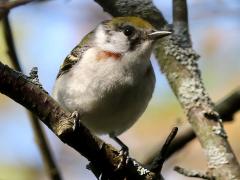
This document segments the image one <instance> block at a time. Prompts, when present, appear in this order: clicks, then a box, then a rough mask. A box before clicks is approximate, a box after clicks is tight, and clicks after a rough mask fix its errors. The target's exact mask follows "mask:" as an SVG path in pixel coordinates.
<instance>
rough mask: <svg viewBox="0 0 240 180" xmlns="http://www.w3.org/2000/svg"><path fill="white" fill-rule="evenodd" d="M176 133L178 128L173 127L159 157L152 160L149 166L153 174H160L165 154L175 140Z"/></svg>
mask: <svg viewBox="0 0 240 180" xmlns="http://www.w3.org/2000/svg"><path fill="white" fill-rule="evenodd" d="M177 132H178V128H177V127H174V128H173V129H172V131H171V133H170V134H169V135H168V137H167V139H166V141H165V143H164V145H163V147H162V149H161V151H160V153H159V155H158V156H157V157H156V158H155V159H154V160H153V163H152V164H151V168H150V170H151V171H153V172H155V173H159V172H161V170H162V166H163V163H164V161H165V160H166V154H167V151H168V148H169V146H170V144H171V142H172V141H173V139H174V138H175V136H176V135H177Z"/></svg>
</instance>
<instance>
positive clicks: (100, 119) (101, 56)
mask: <svg viewBox="0 0 240 180" xmlns="http://www.w3.org/2000/svg"><path fill="white" fill-rule="evenodd" d="M169 34H170V32H168V31H157V30H156V29H155V28H154V27H153V26H152V25H151V24H149V23H148V22H146V21H145V20H143V19H141V18H138V17H116V18H113V19H111V20H106V21H103V22H102V23H101V24H99V25H98V26H97V27H96V28H95V29H94V30H93V31H92V32H90V33H89V34H87V35H86V36H85V37H84V38H83V40H82V41H81V42H80V43H79V44H78V45H77V46H76V47H75V48H74V49H73V50H72V52H71V53H70V54H69V55H68V56H67V57H66V59H65V61H64V63H63V65H62V66H61V68H60V71H59V73H58V75H57V80H56V83H55V86H54V91H53V97H54V98H55V99H56V100H57V101H58V102H59V103H60V104H61V105H62V106H63V107H64V108H66V109H68V110H69V111H72V112H73V111H77V112H78V114H79V115H80V120H81V122H82V123H83V124H84V125H86V126H87V127H88V128H89V129H90V130H91V131H92V132H93V133H96V134H110V136H111V137H116V136H117V135H119V134H121V133H122V132H124V131H125V130H127V129H128V128H130V127H131V126H132V125H133V124H134V123H135V122H136V120H137V119H138V118H139V116H141V114H142V113H143V112H144V111H145V109H146V107H147V105H148V102H149V100H150V99H151V96H152V93H153V90H154V86H155V75H154V72H153V67H152V64H151V61H150V55H151V51H152V47H153V43H154V42H155V41H156V40H157V39H159V38H161V37H164V36H167V35H169Z"/></svg>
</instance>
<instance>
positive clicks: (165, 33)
mask: <svg viewBox="0 0 240 180" xmlns="http://www.w3.org/2000/svg"><path fill="white" fill-rule="evenodd" d="M170 34H172V33H171V32H170V31H155V32H152V33H150V34H148V38H149V39H151V40H157V39H160V38H162V37H165V36H168V35H170Z"/></svg>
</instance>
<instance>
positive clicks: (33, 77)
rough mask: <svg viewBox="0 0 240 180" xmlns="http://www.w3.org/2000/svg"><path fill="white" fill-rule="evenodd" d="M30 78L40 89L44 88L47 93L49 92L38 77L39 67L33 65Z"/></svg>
mask: <svg viewBox="0 0 240 180" xmlns="http://www.w3.org/2000/svg"><path fill="white" fill-rule="evenodd" d="M28 80H29V81H31V82H32V83H33V84H35V85H37V86H38V87H39V88H40V89H42V90H43V91H44V92H45V93H47V94H48V92H47V91H45V89H44V88H43V86H42V84H41V83H40V81H39V78H38V68H37V67H33V68H32V69H31V71H30V73H29V77H28Z"/></svg>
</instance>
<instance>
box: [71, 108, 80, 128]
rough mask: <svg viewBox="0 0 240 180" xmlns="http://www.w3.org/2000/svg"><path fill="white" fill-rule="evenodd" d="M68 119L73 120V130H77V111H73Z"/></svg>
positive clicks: (78, 124) (78, 121)
mask: <svg viewBox="0 0 240 180" xmlns="http://www.w3.org/2000/svg"><path fill="white" fill-rule="evenodd" d="M70 118H73V119H74V122H73V127H72V128H73V130H74V131H75V130H76V129H78V127H79V126H80V119H79V114H78V112H77V111H74V112H72V113H71V116H70Z"/></svg>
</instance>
